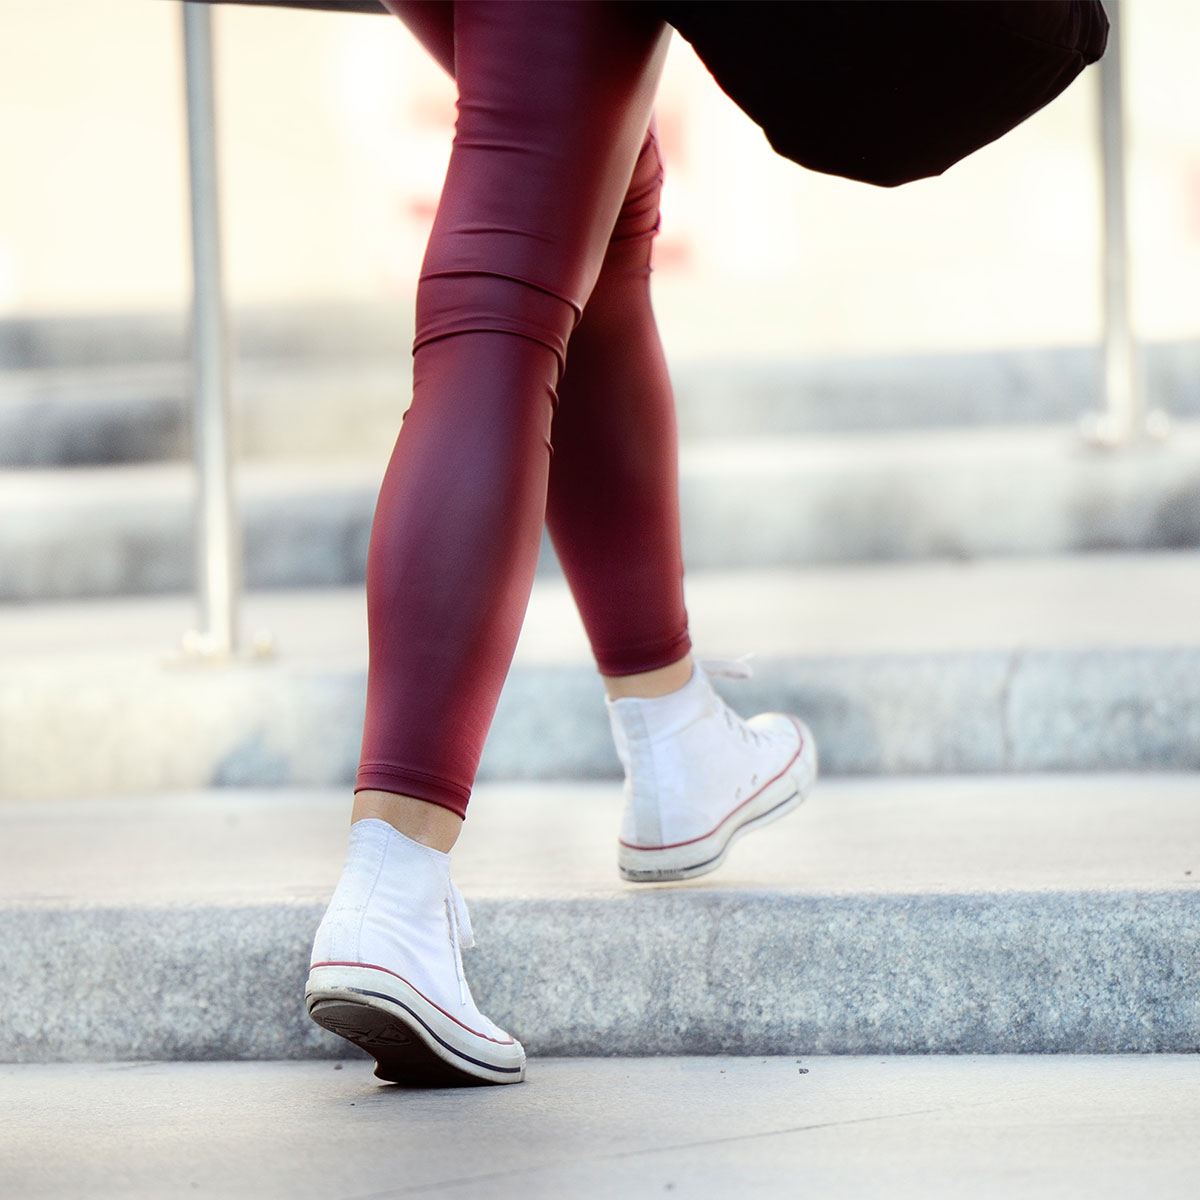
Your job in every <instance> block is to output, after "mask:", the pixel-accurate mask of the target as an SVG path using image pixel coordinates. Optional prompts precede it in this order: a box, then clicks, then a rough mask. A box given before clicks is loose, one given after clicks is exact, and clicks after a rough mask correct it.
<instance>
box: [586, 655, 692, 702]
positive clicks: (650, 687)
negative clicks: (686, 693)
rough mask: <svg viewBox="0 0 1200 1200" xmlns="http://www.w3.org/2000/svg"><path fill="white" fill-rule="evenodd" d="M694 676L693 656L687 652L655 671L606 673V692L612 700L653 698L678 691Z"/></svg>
mask: <svg viewBox="0 0 1200 1200" xmlns="http://www.w3.org/2000/svg"><path fill="white" fill-rule="evenodd" d="M691 677H692V656H691V655H690V654H685V655H684V657H683V658H681V659H680V660H679V661H678V662H673V663H671V664H670V665H669V666H666V667H659V668H658V669H657V670H654V671H642V672H641V673H640V674H637V675H606V676H605V677H604V694H605V695H606V696H607V697H608V698H609V699H610V700H624V699H627V698H629V697H635V698H637V699H639V700H652V699H654V698H655V697H656V696H666V695H669V694H670V693H671V692H677V691H679V689H680V688H681V687H683V686H684V685H685V684H686V683H687V682H688V680H689V679H691Z"/></svg>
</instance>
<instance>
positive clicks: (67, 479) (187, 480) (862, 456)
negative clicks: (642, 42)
mask: <svg viewBox="0 0 1200 1200" xmlns="http://www.w3.org/2000/svg"><path fill="white" fill-rule="evenodd" d="M390 451H391V447H390V445H387V446H381V447H379V449H378V453H376V454H366V453H360V454H354V455H340V456H336V457H328V456H326V457H321V458H316V459H312V458H305V457H297V458H278V459H260V458H248V459H244V460H242V461H240V462H239V463H238V464H237V482H238V483H239V485H240V486H242V487H244V488H245V489H247V491H248V492H249V494H250V495H259V494H264V495H270V494H276V493H280V494H287V493H296V492H299V493H307V492H312V491H316V490H318V489H321V488H328V487H334V488H339V489H343V488H360V487H371V488H375V487H378V482H379V477H380V464H381V462H383V463H386V460H387V455H388V454H389V453H390ZM1198 453H1200V420H1179V421H1176V422H1174V423H1173V424H1172V426H1171V433H1170V436H1169V437H1168V438H1167V439H1166V440H1165V441H1163V442H1161V443H1151V444H1149V445H1148V446H1145V447H1135V448H1133V449H1131V450H1127V451H1124V452H1121V453H1115V454H1114V453H1110V452H1104V451H1095V450H1092V449H1091V448H1089V447H1088V446H1087V445H1086V444H1085V443H1084V442H1083V441H1082V440H1081V438H1080V436H1079V433H1078V430H1077V429H1076V427H1075V426H1074V425H1063V424H1050V425H1014V426H988V427H985V428H982V429H981V428H961V429H959V428H934V429H865V430H864V429H859V430H851V431H846V432H831V433H802V434H791V433H785V434H761V435H748V436H738V435H733V436H723V437H721V438H719V439H712V440H707V441H699V442H694V443H685V444H683V445H682V446H681V447H680V470H681V473H683V474H684V475H685V476H686V475H695V476H696V477H697V478H700V479H703V478H706V477H710V476H713V475H722V476H723V475H735V476H736V475H741V474H743V473H745V472H747V471H751V472H754V473H756V474H761V473H774V472H776V471H789V472H790V471H794V470H798V469H806V470H817V471H820V472H821V473H823V474H837V475H841V474H843V473H844V472H845V471H846V470H851V471H852V472H853V473H854V474H855V475H862V474H865V473H867V472H870V471H875V470H878V469H880V468H882V467H889V468H891V469H893V470H897V471H904V472H910V471H911V472H921V471H923V470H926V469H927V468H928V467H930V466H932V465H939V466H942V467H944V468H946V469H947V470H954V471H955V472H959V471H963V470H969V469H971V468H972V467H973V466H984V465H989V466H996V467H999V466H1003V465H1005V464H1010V463H1017V462H1020V463H1026V464H1028V465H1029V466H1037V465H1040V464H1048V463H1067V464H1070V463H1073V464H1077V465H1084V466H1087V465H1093V466H1095V467H1098V468H1105V467H1111V468H1114V469H1118V470H1119V469H1127V468H1128V467H1129V466H1139V465H1143V464H1145V463H1146V462H1147V461H1149V462H1150V463H1152V464H1153V463H1166V462H1169V461H1172V460H1174V459H1182V460H1186V461H1189V462H1190V461H1192V460H1193V459H1194V458H1195V457H1196V455H1197V454H1198ZM193 479H194V468H193V467H192V465H191V464H190V463H187V462H161V463H121V464H115V465H90V466H71V467H47V466H38V467H29V468H19V469H13V468H9V469H3V470H0V511H2V510H3V509H4V508H7V507H9V506H10V505H22V506H29V505H31V504H32V503H34V502H35V501H36V502H40V503H44V502H46V501H47V500H49V499H51V498H53V499H54V500H56V501H57V502H58V503H59V504H66V503H70V502H72V501H74V502H87V503H90V504H95V503H96V502H97V500H101V501H103V500H104V499H106V498H107V497H108V496H110V495H111V496H113V497H115V498H118V499H119V498H122V497H124V496H126V495H128V494H131V493H132V494H142V495H144V494H146V492H147V490H149V491H151V492H153V494H154V495H155V496H161V497H170V496H179V497H181V498H182V497H186V496H188V495H190V493H191V489H192V487H193Z"/></svg>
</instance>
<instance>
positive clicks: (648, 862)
mask: <svg viewBox="0 0 1200 1200" xmlns="http://www.w3.org/2000/svg"><path fill="white" fill-rule="evenodd" d="M792 719H793V720H795V718H792ZM796 725H797V726H798V727H799V729H800V733H801V736H802V738H803V745H802V747H801V750H800V753H799V755H798V756H797V758H796V761H795V762H794V763H793V764H792V766H791V768H790V769H789V770H788V771H787V773H786V774H784V775H781V776H780V777H779V778H778V779H777V780H775V782H774V783H772V784H770V785H769V786H767V787H765V788H763V790H762V791H761V792H759V794H758V795H757V796H755V797H754V799H753V800H752V801H751V802H750V803H749V804H747V805H745V806H744V807H742V808H739V809H738V810H737V811H736V812H734V813H731V814H730V815H729V816H728V817H727V818H726V819H725V820H724V821H723V822H722V823H721V824H720V825H718V826H717V827H716V829H714V830H713V831H712V833H709V834H706V835H705V836H704V837H702V838H697V839H696V841H694V842H684V843H683V844H682V845H679V846H661V847H654V848H639V847H635V846H626V845H625V844H624V843H619V844H618V847H617V869H618V870H619V871H620V873H621V878H622V879H625V880H627V881H628V882H630V883H670V882H676V881H678V880H680V879H694V878H696V876H698V875H707V874H708V873H709V872H710V871H715V870H716V869H717V868H718V867H719V866H720V865H721V864H722V863H723V862H724V861H725V856H726V855H727V854H728V853H729V849H730V847H731V846H732V845H733V843H734V842H736V841H737V839H738V838H740V837H741V836H742V834H744V833H749V832H751V831H752V830H754V829H761V828H762V827H763V826H764V825H769V824H770V823H771V822H772V821H777V820H778V819H779V818H780V817H782V816H785V815H786V814H787V813H790V812H791V811H792V810H793V809H796V808H799V807H800V805H801V804H802V803H803V802H804V801H805V800H806V799H807V797H808V794H809V793H810V792H811V791H812V789H813V784H814V783H816V779H817V748H816V743H815V742H814V741H813V736H812V733H811V732H810V731H809V729H808V726H807V725H805V724H804V722H803V721H796Z"/></svg>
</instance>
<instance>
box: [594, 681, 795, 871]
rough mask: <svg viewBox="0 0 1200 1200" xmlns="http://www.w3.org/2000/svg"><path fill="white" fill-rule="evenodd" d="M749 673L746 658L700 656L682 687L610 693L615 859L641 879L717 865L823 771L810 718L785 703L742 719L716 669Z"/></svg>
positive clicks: (780, 812)
mask: <svg viewBox="0 0 1200 1200" xmlns="http://www.w3.org/2000/svg"><path fill="white" fill-rule="evenodd" d="M710 674H711V675H729V676H732V677H735V678H746V677H748V676H749V674H750V671H749V668H748V667H747V666H746V665H745V664H744V663H740V662H739V663H717V662H705V663H697V664H696V668H695V670H694V671H693V673H692V678H691V679H690V680H689V681H688V683H687V684H685V685H684V686H683V687H682V688H680V690H679V691H677V692H672V693H671V694H670V695H668V696H659V697H656V698H655V699H652V700H642V699H636V698H623V699H620V700H609V701H608V702H607V703H608V715H609V720H610V721H611V722H612V731H613V739H614V741H615V742H616V744H617V755H618V757H619V758H620V760H621V763H622V765H623V766H624V768H625V812H624V816H623V817H622V820H621V839H620V842H619V844H618V848H617V866H618V868H619V869H620V872H621V875H622V876H623V877H624V878H625V879H628V880H632V881H633V882H635V883H655V882H658V881H661V880H669V879H690V878H692V877H693V876H695V875H704V874H706V873H707V872H709V871H713V870H716V868H717V867H719V866H720V865H721V863H722V861H723V860H724V858H725V855H726V854H727V853H728V852H729V847H730V846H731V845H732V844H733V842H734V840H735V839H736V838H738V837H740V836H741V835H742V834H743V833H745V832H746V831H747V830H750V829H754V828H757V827H759V826H762V825H765V824H767V823H768V822H770V821H774V820H775V819H776V818H777V817H781V816H783V815H784V813H786V812H790V811H791V810H792V809H793V808H795V807H796V806H797V805H798V804H800V803H801V801H803V800H804V798H805V797H806V796H807V795H808V793H809V792H810V791H811V790H812V786H813V783H814V782H815V780H816V777H817V750H816V744H815V743H814V742H813V737H812V734H811V733H810V732H809V729H808V727H807V726H806V725H805V724H804V722H802V721H800V720H799V719H797V718H796V717H793V716H789V715H787V714H785V713H762V714H760V715H759V716H757V717H754V718H752V719H751V720H749V721H743V720H742V718H741V717H739V716H738V715H737V714H736V713H735V712H733V711H732V709H730V708H729V706H728V705H727V704H726V703H725V701H724V700H722V699H721V697H720V696H718V695H717V693H716V692H715V691H714V690H713V687H712V684H711V683H710V682H709V680H708V676H709V675H710Z"/></svg>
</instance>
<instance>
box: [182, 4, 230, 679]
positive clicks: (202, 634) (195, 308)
mask: <svg viewBox="0 0 1200 1200" xmlns="http://www.w3.org/2000/svg"><path fill="white" fill-rule="evenodd" d="M182 7H183V40H184V62H185V69H186V89H187V125H188V167H189V180H190V198H191V219H192V269H193V273H192V280H193V299H192V371H193V395H192V410H193V439H194V447H193V453H194V458H195V464H196V481H197V488H198V497H197V506H196V586H197V595H198V600H199V615H200V623H199V626H198V628H197V629H196V630H194V631H192V632H191V633H189V634H187V635H185V638H184V647H185V650H186V651H187V652H188V653H189V654H191V655H195V656H197V657H202V658H209V659H223V658H227V657H229V656H231V655H232V654H234V653H235V651H236V650H237V642H238V605H239V601H240V595H241V538H240V536H239V529H238V523H237V516H236V512H235V508H234V496H233V456H232V451H231V445H230V424H231V422H230V389H229V351H228V337H227V329H226V316H225V298H224V289H223V282H222V275H221V221H220V202H219V195H218V179H217V153H216V116H215V104H214V99H213V91H214V89H213V55H212V13H211V10H210V8H209V6H208V5H207V4H192V3H185V4H184V5H183V6H182Z"/></svg>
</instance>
